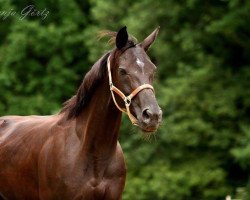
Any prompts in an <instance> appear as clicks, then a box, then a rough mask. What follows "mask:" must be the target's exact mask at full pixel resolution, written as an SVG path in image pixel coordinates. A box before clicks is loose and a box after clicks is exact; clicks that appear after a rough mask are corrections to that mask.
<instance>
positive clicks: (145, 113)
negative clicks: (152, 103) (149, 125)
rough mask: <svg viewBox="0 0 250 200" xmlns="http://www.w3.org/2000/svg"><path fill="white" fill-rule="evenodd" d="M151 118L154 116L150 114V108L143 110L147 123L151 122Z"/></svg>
mask: <svg viewBox="0 0 250 200" xmlns="http://www.w3.org/2000/svg"><path fill="white" fill-rule="evenodd" d="M151 116H152V113H151V112H150V110H149V109H148V108H146V109H144V110H143V112H142V117H143V120H144V121H145V122H148V121H150V118H151Z"/></svg>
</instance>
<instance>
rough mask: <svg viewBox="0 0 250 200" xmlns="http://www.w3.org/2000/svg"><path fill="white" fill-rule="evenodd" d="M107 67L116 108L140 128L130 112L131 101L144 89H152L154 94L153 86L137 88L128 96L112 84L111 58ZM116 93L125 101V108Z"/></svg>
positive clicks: (144, 85) (145, 85)
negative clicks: (116, 97) (118, 101)
mask: <svg viewBox="0 0 250 200" xmlns="http://www.w3.org/2000/svg"><path fill="white" fill-rule="evenodd" d="M107 67H108V76H109V87H110V91H111V95H112V98H113V101H114V103H115V105H116V107H117V108H118V109H119V110H120V111H121V112H124V113H126V114H127V115H128V117H129V119H130V121H131V122H132V124H133V125H136V126H138V120H137V119H136V118H135V117H134V116H133V115H132V113H131V112H130V108H129V107H130V105H131V101H132V99H133V98H134V97H135V96H136V95H137V94H138V93H139V92H140V91H142V90H144V89H151V90H153V92H154V88H153V86H152V85H150V84H143V85H141V86H139V87H137V88H136V89H135V90H133V91H132V92H131V94H130V95H128V96H126V95H125V94H124V93H123V92H122V91H121V90H119V89H118V88H117V87H115V86H114V84H113V82H112V74H111V69H110V56H109V57H108V61H107ZM114 92H115V93H116V94H118V95H119V96H120V97H121V98H122V99H123V101H124V103H125V108H121V107H120V106H119V105H118V103H117V101H116V99H115V95H114Z"/></svg>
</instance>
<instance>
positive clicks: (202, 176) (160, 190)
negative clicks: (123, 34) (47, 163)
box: [0, 0, 250, 200]
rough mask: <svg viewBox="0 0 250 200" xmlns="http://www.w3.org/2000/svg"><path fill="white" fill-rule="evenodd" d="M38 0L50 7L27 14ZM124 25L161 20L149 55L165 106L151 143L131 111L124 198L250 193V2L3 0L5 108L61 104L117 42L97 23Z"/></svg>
mask: <svg viewBox="0 0 250 200" xmlns="http://www.w3.org/2000/svg"><path fill="white" fill-rule="evenodd" d="M31 4H32V5H34V6H35V8H36V9H37V10H39V11H42V10H44V9H46V10H47V11H49V14H48V16H47V17H46V18H45V19H44V20H42V17H41V16H27V17H24V18H23V19H22V20H21V19H20V17H21V16H20V13H21V11H22V10H23V9H24V8H25V7H27V6H28V5H31ZM10 11H12V12H14V11H15V12H16V13H15V14H13V16H7V17H4V16H6V12H10ZM123 25H127V27H128V30H129V32H130V33H131V34H132V35H134V36H135V37H137V38H138V40H139V41H140V40H142V39H143V38H144V37H146V36H147V35H148V34H149V33H151V31H153V29H154V28H156V27H157V26H159V25H160V26H161V30H160V34H159V37H158V38H157V41H156V43H155V44H154V46H153V47H152V48H151V50H150V52H149V54H150V56H151V58H152V60H153V61H154V62H155V63H156V64H157V66H158V74H157V80H156V85H155V87H156V90H157V96H158V99H159V103H160V105H161V107H162V108H163V111H164V121H163V124H162V126H161V128H160V130H159V131H158V132H157V134H156V135H155V137H153V138H151V140H150V141H149V142H148V141H144V140H143V139H142V138H143V137H142V134H140V133H138V130H137V129H136V128H133V127H131V124H130V122H129V121H128V120H127V118H126V117H124V120H123V126H122V128H121V133H120V141H121V143H122V146H123V150H124V152H125V154H126V160H127V166H128V178H127V184H126V190H125V193H124V199H125V200H131V199H136V200H163V199H164V200H221V199H225V196H226V195H231V196H232V197H233V198H235V199H241V200H249V199H250V117H249V116H250V1H247V0H217V1H212V0H210V1H209V0H204V1H199V0H180V1H174V0H138V1H132V0H84V1H80V0H67V1H66V0H53V1H52V0H40V1H37V2H36V3H34V2H30V1H27V0H19V1H11V0H0V115H12V114H19V115H30V114H39V115H46V114H55V113H57V112H58V111H59V110H60V108H61V105H62V103H63V102H64V101H65V100H67V99H68V98H70V97H71V96H72V95H73V94H74V93H75V91H76V89H77V86H78V85H79V83H80V81H81V79H82V78H83V75H84V74H85V73H86V72H87V71H88V70H89V68H90V67H91V66H92V64H93V63H94V62H95V61H96V60H97V59H98V58H99V57H100V56H101V55H102V54H103V53H104V52H105V51H107V50H109V49H110V48H112V47H110V46H108V45H106V41H98V40H97V37H96V36H97V34H98V32H99V31H100V30H102V29H111V30H118V29H119V28H120V27H122V26H123ZM128 130H129V131H128ZM128 132H131V133H132V134H128Z"/></svg>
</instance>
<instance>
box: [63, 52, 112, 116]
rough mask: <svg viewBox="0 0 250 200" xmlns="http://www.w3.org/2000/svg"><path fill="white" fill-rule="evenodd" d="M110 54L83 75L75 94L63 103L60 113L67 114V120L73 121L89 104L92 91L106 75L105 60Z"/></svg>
mask: <svg viewBox="0 0 250 200" xmlns="http://www.w3.org/2000/svg"><path fill="white" fill-rule="evenodd" d="M109 54H110V53H106V54H105V55H103V56H102V57H101V58H100V59H99V60H98V61H97V62H96V63H95V64H94V65H93V66H92V67H91V69H90V71H89V72H88V73H87V74H86V75H85V77H84V79H83V81H82V84H81V85H80V87H79V89H78V91H77V94H76V95H74V96H73V97H72V98H71V99H69V100H68V101H66V102H65V103H64V107H63V109H62V110H61V113H66V114H67V119H73V118H76V117H78V116H79V115H80V113H81V111H82V110H83V108H84V107H86V105H87V104H88V103H89V101H90V99H91V97H92V95H93V93H94V91H95V90H96V88H97V86H98V85H99V84H100V82H101V81H102V80H103V79H104V77H105V74H106V65H107V59H108V56H109Z"/></svg>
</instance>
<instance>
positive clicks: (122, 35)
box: [115, 26, 128, 49]
mask: <svg viewBox="0 0 250 200" xmlns="http://www.w3.org/2000/svg"><path fill="white" fill-rule="evenodd" d="M115 42H116V47H117V49H121V48H123V47H125V46H126V44H127V42H128V32H127V27H126V26H124V27H123V28H121V29H120V30H119V31H118V33H117V35H116V41H115Z"/></svg>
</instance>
